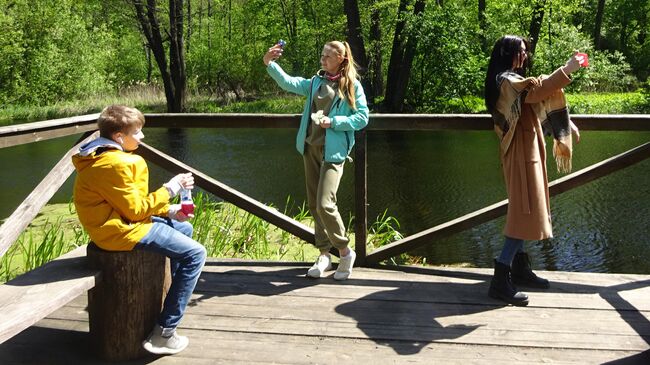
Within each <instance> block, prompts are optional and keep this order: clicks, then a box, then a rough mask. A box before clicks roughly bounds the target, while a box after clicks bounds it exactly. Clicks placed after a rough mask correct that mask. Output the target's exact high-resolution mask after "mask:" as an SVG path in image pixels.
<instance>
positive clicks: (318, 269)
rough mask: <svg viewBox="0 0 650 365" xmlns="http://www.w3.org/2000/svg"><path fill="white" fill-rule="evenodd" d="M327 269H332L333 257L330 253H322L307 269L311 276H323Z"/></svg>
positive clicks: (308, 274)
mask: <svg viewBox="0 0 650 365" xmlns="http://www.w3.org/2000/svg"><path fill="white" fill-rule="evenodd" d="M327 270H332V258H331V257H330V256H329V255H320V256H318V259H316V262H315V263H314V264H313V265H312V267H310V268H309V270H308V271H307V276H309V277H310V278H321V277H323V274H324V273H325V271H327Z"/></svg>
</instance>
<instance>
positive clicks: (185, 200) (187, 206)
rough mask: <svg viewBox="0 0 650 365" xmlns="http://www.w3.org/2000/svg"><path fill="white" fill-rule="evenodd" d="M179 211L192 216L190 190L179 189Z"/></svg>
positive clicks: (192, 204) (192, 206)
mask: <svg viewBox="0 0 650 365" xmlns="http://www.w3.org/2000/svg"><path fill="white" fill-rule="evenodd" d="M181 211H182V212H183V213H185V215H190V214H194V201H192V190H189V189H181Z"/></svg>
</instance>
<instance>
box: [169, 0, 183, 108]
mask: <svg viewBox="0 0 650 365" xmlns="http://www.w3.org/2000/svg"><path fill="white" fill-rule="evenodd" d="M169 37H170V39H169V41H170V44H169V70H170V73H171V77H172V81H173V83H174V99H173V103H172V110H170V111H169V112H170V113H180V112H183V111H184V109H185V96H186V95H185V91H186V88H187V77H186V74H185V48H184V47H183V0H169Z"/></svg>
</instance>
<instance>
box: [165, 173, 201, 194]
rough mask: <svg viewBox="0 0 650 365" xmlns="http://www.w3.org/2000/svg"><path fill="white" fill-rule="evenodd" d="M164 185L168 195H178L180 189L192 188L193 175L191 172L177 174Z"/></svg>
mask: <svg viewBox="0 0 650 365" xmlns="http://www.w3.org/2000/svg"><path fill="white" fill-rule="evenodd" d="M163 186H164V187H166V188H167V191H169V196H171V197H172V198H173V197H175V196H176V195H178V193H179V192H180V191H181V189H189V190H191V189H194V176H192V173H191V172H188V173H185V174H178V175H176V176H174V177H173V178H172V179H171V180H169V181H168V182H167V183H166V184H163Z"/></svg>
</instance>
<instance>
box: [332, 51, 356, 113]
mask: <svg viewBox="0 0 650 365" xmlns="http://www.w3.org/2000/svg"><path fill="white" fill-rule="evenodd" d="M325 46H327V47H330V48H331V49H332V50H334V51H335V52H336V53H337V54H338V55H339V56H341V57H343V62H342V63H341V66H340V72H341V79H340V81H339V97H341V98H345V100H346V101H347V102H348V104H349V105H350V107H351V108H352V109H353V110H356V109H357V104H356V100H355V97H354V82H355V81H356V79H357V64H356V63H355V62H354V58H353V57H352V50H351V49H350V45H349V44H348V42H345V41H344V42H339V41H331V42H327V43H326V44H325Z"/></svg>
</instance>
